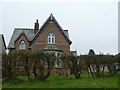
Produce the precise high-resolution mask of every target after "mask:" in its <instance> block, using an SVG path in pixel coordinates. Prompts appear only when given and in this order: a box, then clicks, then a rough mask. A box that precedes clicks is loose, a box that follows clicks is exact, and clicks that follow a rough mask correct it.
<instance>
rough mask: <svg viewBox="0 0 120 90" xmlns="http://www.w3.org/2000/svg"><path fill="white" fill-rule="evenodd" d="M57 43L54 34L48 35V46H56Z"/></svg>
mask: <svg viewBox="0 0 120 90" xmlns="http://www.w3.org/2000/svg"><path fill="white" fill-rule="evenodd" d="M54 43H55V35H54V33H53V32H50V33H49V34H48V44H54Z"/></svg>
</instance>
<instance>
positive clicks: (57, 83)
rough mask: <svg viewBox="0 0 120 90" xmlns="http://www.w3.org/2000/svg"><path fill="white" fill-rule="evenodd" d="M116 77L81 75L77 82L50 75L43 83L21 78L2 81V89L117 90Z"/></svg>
mask: <svg viewBox="0 0 120 90" xmlns="http://www.w3.org/2000/svg"><path fill="white" fill-rule="evenodd" d="M118 79H119V80H120V77H119V78H118V75H115V76H111V77H107V76H106V77H99V78H98V77H94V78H93V77H91V76H88V74H86V73H83V74H81V79H79V80H77V79H75V77H74V76H73V75H69V76H68V77H67V78H66V77H65V76H59V75H52V76H50V77H49V78H48V79H46V80H44V81H38V80H32V81H29V80H28V78H27V77H25V76H21V77H18V78H17V79H15V80H3V83H2V88H118V86H119V85H118Z"/></svg>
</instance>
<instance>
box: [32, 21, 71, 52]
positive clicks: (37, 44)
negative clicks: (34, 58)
mask: <svg viewBox="0 0 120 90" xmlns="http://www.w3.org/2000/svg"><path fill="white" fill-rule="evenodd" d="M51 31H52V32H53V33H54V34H55V45H56V46H57V47H58V48H59V49H61V50H63V52H64V53H67V52H69V51H70V45H69V44H68V42H67V41H66V39H65V37H64V36H63V35H62V33H61V32H60V31H59V30H58V27H57V26H56V25H55V24H54V22H53V23H50V22H48V24H47V25H46V27H45V28H44V30H43V31H42V32H41V34H39V35H38V37H37V38H36V40H35V41H34V42H33V44H32V50H38V49H39V50H41V49H42V48H44V47H45V45H47V44H48V42H47V41H48V40H47V39H48V34H49V32H51Z"/></svg>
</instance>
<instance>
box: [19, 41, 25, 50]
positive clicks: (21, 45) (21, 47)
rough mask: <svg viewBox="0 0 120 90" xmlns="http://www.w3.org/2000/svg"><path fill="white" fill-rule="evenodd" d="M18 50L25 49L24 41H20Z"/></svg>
mask: <svg viewBox="0 0 120 90" xmlns="http://www.w3.org/2000/svg"><path fill="white" fill-rule="evenodd" d="M19 48H20V49H25V48H26V43H25V41H23V40H22V41H21V42H20V44H19Z"/></svg>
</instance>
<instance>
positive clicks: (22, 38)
mask: <svg viewBox="0 0 120 90" xmlns="http://www.w3.org/2000/svg"><path fill="white" fill-rule="evenodd" d="M22 40H24V41H25V43H26V50H27V49H28V48H29V42H28V40H27V38H26V36H25V35H24V34H22V35H21V36H20V37H19V38H18V39H17V40H16V42H15V48H16V50H19V44H20V42H21V41H22Z"/></svg>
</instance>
